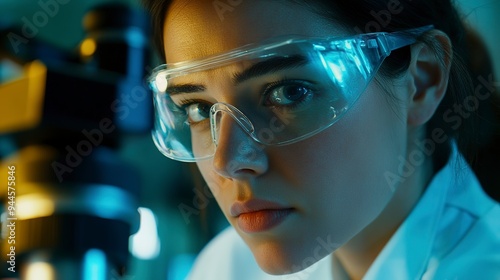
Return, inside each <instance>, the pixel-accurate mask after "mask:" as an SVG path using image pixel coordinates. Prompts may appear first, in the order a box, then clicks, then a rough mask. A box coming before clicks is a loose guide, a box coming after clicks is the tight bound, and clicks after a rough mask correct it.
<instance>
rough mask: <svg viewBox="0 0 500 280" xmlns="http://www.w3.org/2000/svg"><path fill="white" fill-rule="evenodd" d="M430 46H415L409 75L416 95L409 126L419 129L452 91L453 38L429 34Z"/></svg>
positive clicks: (409, 112)
mask: <svg viewBox="0 0 500 280" xmlns="http://www.w3.org/2000/svg"><path fill="white" fill-rule="evenodd" d="M426 36H427V37H428V38H429V41H430V46H432V47H430V46H429V45H427V44H423V43H420V44H415V45H413V46H412V47H411V55H412V58H411V62H410V67H409V75H410V79H411V83H412V95H411V96H410V100H409V102H410V104H409V107H408V108H409V111H408V124H409V125H413V126H419V125H422V124H424V123H426V122H427V121H428V120H429V119H430V118H431V117H432V116H433V115H434V113H435V112H436V109H437V107H438V106H439V103H441V100H442V99H443V97H444V95H445V93H446V89H447V88H448V79H449V76H450V67H451V61H452V47H451V42H450V38H449V37H448V36H447V35H446V34H445V33H443V32H442V31H439V30H433V31H430V32H429V34H426Z"/></svg>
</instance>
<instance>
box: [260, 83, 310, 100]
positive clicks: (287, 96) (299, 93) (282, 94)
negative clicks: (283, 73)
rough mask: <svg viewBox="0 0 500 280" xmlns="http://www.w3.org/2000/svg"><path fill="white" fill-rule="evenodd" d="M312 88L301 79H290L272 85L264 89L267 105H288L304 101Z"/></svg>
mask: <svg viewBox="0 0 500 280" xmlns="http://www.w3.org/2000/svg"><path fill="white" fill-rule="evenodd" d="M312 93H313V90H312V89H311V88H310V87H309V86H308V85H306V84H305V82H302V81H290V82H284V83H279V84H277V85H272V86H270V87H269V88H268V89H267V90H266V95H267V96H268V100H267V103H268V104H267V105H271V106H290V105H294V104H296V103H299V102H302V101H305V100H304V99H306V98H309V97H310V96H311V95H312Z"/></svg>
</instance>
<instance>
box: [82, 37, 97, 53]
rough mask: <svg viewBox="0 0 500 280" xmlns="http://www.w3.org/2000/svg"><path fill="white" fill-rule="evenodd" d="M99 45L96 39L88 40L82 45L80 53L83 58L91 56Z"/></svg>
mask: <svg viewBox="0 0 500 280" xmlns="http://www.w3.org/2000/svg"><path fill="white" fill-rule="evenodd" d="M96 49H97V45H96V43H95V41H94V39H91V38H87V39H85V40H84V41H83V42H82V44H81V45H80V53H81V54H82V56H91V55H93V54H94V53H95V51H96Z"/></svg>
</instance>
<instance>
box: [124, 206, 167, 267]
mask: <svg viewBox="0 0 500 280" xmlns="http://www.w3.org/2000/svg"><path fill="white" fill-rule="evenodd" d="M139 213H140V215H141V222H140V226H139V231H138V232H137V233H136V234H134V235H132V236H130V239H129V250H130V253H132V255H134V256H135V257H136V258H138V259H143V260H150V259H154V258H156V257H157V256H158V254H159V253H160V247H161V244H160V238H159V237H158V230H157V227H156V219H155V215H154V214H153V211H151V210H150V209H148V208H142V207H140V208H139Z"/></svg>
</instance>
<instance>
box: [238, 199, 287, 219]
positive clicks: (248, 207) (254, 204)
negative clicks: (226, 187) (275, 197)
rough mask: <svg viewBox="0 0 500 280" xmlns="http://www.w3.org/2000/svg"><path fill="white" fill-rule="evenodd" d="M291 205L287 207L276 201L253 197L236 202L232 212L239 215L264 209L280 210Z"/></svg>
mask: <svg viewBox="0 0 500 280" xmlns="http://www.w3.org/2000/svg"><path fill="white" fill-rule="evenodd" d="M289 208H291V207H286V206H284V205H281V204H279V203H276V202H271V201H267V200H261V199H252V200H248V201H245V202H239V201H238V202H235V203H233V205H232V206H231V209H230V214H231V216H233V217H238V216H240V215H241V214H246V213H251V212H257V211H262V210H280V209H289Z"/></svg>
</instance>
